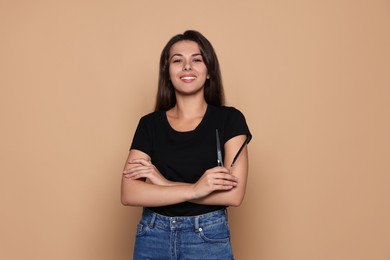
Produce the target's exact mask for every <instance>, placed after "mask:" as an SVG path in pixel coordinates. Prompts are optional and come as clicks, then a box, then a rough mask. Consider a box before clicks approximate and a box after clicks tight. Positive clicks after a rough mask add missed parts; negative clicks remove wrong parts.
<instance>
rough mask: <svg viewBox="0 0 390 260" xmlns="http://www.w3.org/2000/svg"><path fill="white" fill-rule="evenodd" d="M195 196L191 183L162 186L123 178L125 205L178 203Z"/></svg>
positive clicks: (146, 205)
mask: <svg viewBox="0 0 390 260" xmlns="http://www.w3.org/2000/svg"><path fill="white" fill-rule="evenodd" d="M193 198H194V196H193V191H192V187H191V185H172V186H162V185H155V184H150V183H145V182H143V181H139V180H129V179H125V178H123V179H122V192H121V200H122V204H123V205H127V206H143V207H157V206H166V205H172V204H177V203H181V202H185V201H189V200H191V199H193Z"/></svg>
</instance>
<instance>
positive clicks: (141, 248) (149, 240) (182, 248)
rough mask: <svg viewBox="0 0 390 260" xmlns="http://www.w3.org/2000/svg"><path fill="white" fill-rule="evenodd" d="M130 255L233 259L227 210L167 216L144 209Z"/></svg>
mask: <svg viewBox="0 0 390 260" xmlns="http://www.w3.org/2000/svg"><path fill="white" fill-rule="evenodd" d="M133 259H134V260H147V259H161V260H176V259H178V260H190V259H193V260H204V259H209V260H212V259H213V260H231V259H233V253H232V247H231V244H230V231H229V226H228V222H227V215H226V211H225V210H218V211H214V212H210V213H207V214H204V215H199V216H191V217H167V216H163V215H159V214H157V213H154V212H152V211H150V210H148V209H144V211H143V213H142V219H141V221H140V222H139V224H138V227H137V234H136V240H135V246H134V256H133Z"/></svg>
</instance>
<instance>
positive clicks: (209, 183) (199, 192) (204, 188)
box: [193, 166, 238, 199]
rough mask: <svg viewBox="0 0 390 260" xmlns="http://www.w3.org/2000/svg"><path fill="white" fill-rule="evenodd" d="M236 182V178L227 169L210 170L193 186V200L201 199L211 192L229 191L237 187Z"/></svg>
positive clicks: (215, 168) (216, 168)
mask: <svg viewBox="0 0 390 260" xmlns="http://www.w3.org/2000/svg"><path fill="white" fill-rule="evenodd" d="M237 181H238V178H237V177H236V176H234V175H232V174H231V171H230V170H228V169H227V168H225V167H220V166H218V167H214V168H211V169H209V170H207V171H205V173H204V174H203V175H202V177H201V178H200V179H199V180H198V181H197V182H196V183H195V184H193V189H194V196H195V199H200V198H203V197H205V196H207V195H209V194H210V193H212V192H213V191H218V190H219V191H226V190H231V189H233V188H234V187H236V186H237Z"/></svg>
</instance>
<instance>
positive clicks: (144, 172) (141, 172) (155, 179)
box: [123, 158, 170, 185]
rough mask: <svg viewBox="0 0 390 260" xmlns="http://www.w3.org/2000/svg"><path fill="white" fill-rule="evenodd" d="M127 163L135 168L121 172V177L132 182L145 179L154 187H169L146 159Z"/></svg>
mask: <svg viewBox="0 0 390 260" xmlns="http://www.w3.org/2000/svg"><path fill="white" fill-rule="evenodd" d="M127 163H128V164H135V166H134V167H131V168H129V169H126V170H124V171H123V176H124V177H125V178H129V179H132V180H136V179H141V178H147V179H148V180H149V181H150V182H151V183H153V184H156V185H169V183H170V182H169V181H168V180H167V179H165V178H164V176H162V174H161V173H160V172H159V171H158V170H157V168H156V167H155V166H154V165H153V164H152V163H151V162H150V161H149V160H147V159H143V158H139V159H133V160H130V161H128V162H127Z"/></svg>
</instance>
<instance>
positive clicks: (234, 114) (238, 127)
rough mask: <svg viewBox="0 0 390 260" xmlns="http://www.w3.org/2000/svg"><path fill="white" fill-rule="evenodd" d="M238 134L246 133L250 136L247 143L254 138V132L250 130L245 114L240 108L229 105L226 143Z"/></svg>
mask: <svg viewBox="0 0 390 260" xmlns="http://www.w3.org/2000/svg"><path fill="white" fill-rule="evenodd" d="M238 135H246V136H247V137H248V140H247V143H249V142H250V140H251V139H252V134H251V132H250V131H249V127H248V125H247V123H246V120H245V117H244V115H243V114H242V113H241V111H239V110H238V109H236V108H234V107H229V110H228V113H227V118H226V123H225V136H224V139H225V140H224V142H225V143H226V142H227V141H229V140H230V139H231V138H233V137H235V136H238Z"/></svg>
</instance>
